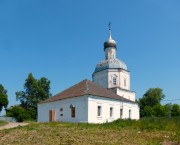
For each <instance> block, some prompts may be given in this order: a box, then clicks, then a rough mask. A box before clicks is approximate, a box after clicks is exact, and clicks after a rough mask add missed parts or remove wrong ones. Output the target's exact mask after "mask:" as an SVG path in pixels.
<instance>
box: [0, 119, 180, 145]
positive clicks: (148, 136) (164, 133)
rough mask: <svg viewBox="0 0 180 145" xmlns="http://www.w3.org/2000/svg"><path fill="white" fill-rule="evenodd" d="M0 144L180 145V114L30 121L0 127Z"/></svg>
mask: <svg viewBox="0 0 180 145" xmlns="http://www.w3.org/2000/svg"><path fill="white" fill-rule="evenodd" d="M0 144H4V145H7V144H18V145H19V144H22V145H31V144H34V145H46V144H47V145H53V144H54V145H60V144H65V145H70V144H79V145H86V144H92V145H100V144H104V145H109V144H112V145H113V144H114V145H121V144H122V145H146V144H148V145H151V144H152V145H160V144H164V145H178V144H180V117H179V118H144V119H141V120H139V121H134V120H117V121H115V122H113V123H105V124H81V123H58V122H52V123H30V124H29V125H28V126H27V127H17V128H14V129H9V130H2V131H0Z"/></svg>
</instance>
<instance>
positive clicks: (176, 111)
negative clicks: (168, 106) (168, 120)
mask: <svg viewBox="0 0 180 145" xmlns="http://www.w3.org/2000/svg"><path fill="white" fill-rule="evenodd" d="M171 115H172V116H180V106H179V105H178V104H173V105H172V110H171Z"/></svg>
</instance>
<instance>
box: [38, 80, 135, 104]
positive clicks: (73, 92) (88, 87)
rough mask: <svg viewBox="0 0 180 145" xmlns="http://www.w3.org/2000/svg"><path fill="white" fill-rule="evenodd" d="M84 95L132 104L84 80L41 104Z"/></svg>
mask: <svg viewBox="0 0 180 145" xmlns="http://www.w3.org/2000/svg"><path fill="white" fill-rule="evenodd" d="M84 95H93V96H99V97H105V98H112V99H118V100H123V101H128V102H132V101H130V100H128V99H125V98H123V97H121V96H119V95H116V94H115V93H113V92H111V91H109V90H107V89H105V88H103V87H101V86H99V85H98V84H96V83H94V82H92V81H89V80H87V79H86V80H83V81H81V82H79V83H77V84H75V85H74V86H72V87H70V88H68V89H66V90H64V91H62V92H60V93H59V94H57V95H55V96H53V97H51V98H49V99H47V100H45V101H42V102H40V104H41V103H47V102H54V101H58V100H62V99H67V98H74V97H79V96H84Z"/></svg>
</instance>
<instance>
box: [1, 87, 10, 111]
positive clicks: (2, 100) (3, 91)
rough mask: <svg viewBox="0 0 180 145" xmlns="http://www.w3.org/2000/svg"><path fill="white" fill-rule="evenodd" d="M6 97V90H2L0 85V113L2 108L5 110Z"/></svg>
mask: <svg viewBox="0 0 180 145" xmlns="http://www.w3.org/2000/svg"><path fill="white" fill-rule="evenodd" d="M8 103H9V101H8V95H7V90H5V89H4V87H3V85H1V84H0V112H1V111H2V109H3V107H4V108H5V109H6V108H7V105H8Z"/></svg>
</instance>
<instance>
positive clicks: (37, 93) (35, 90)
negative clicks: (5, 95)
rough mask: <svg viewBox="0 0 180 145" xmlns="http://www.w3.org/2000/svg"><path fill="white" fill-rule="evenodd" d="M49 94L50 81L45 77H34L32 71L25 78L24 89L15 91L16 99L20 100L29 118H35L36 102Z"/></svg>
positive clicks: (44, 98) (46, 97)
mask: <svg viewBox="0 0 180 145" xmlns="http://www.w3.org/2000/svg"><path fill="white" fill-rule="evenodd" d="M50 96H51V93H50V81H49V80H48V79H46V78H45V77H42V78H40V79H39V80H38V79H35V78H34V76H33V75H32V73H30V74H29V75H28V78H27V79H26V80H25V84H24V91H19V92H16V98H17V100H20V102H21V106H22V107H23V108H25V109H26V111H27V112H28V113H29V114H30V115H31V119H36V116H37V104H38V103H39V102H40V101H43V100H46V99H48V98H49V97H50Z"/></svg>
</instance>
